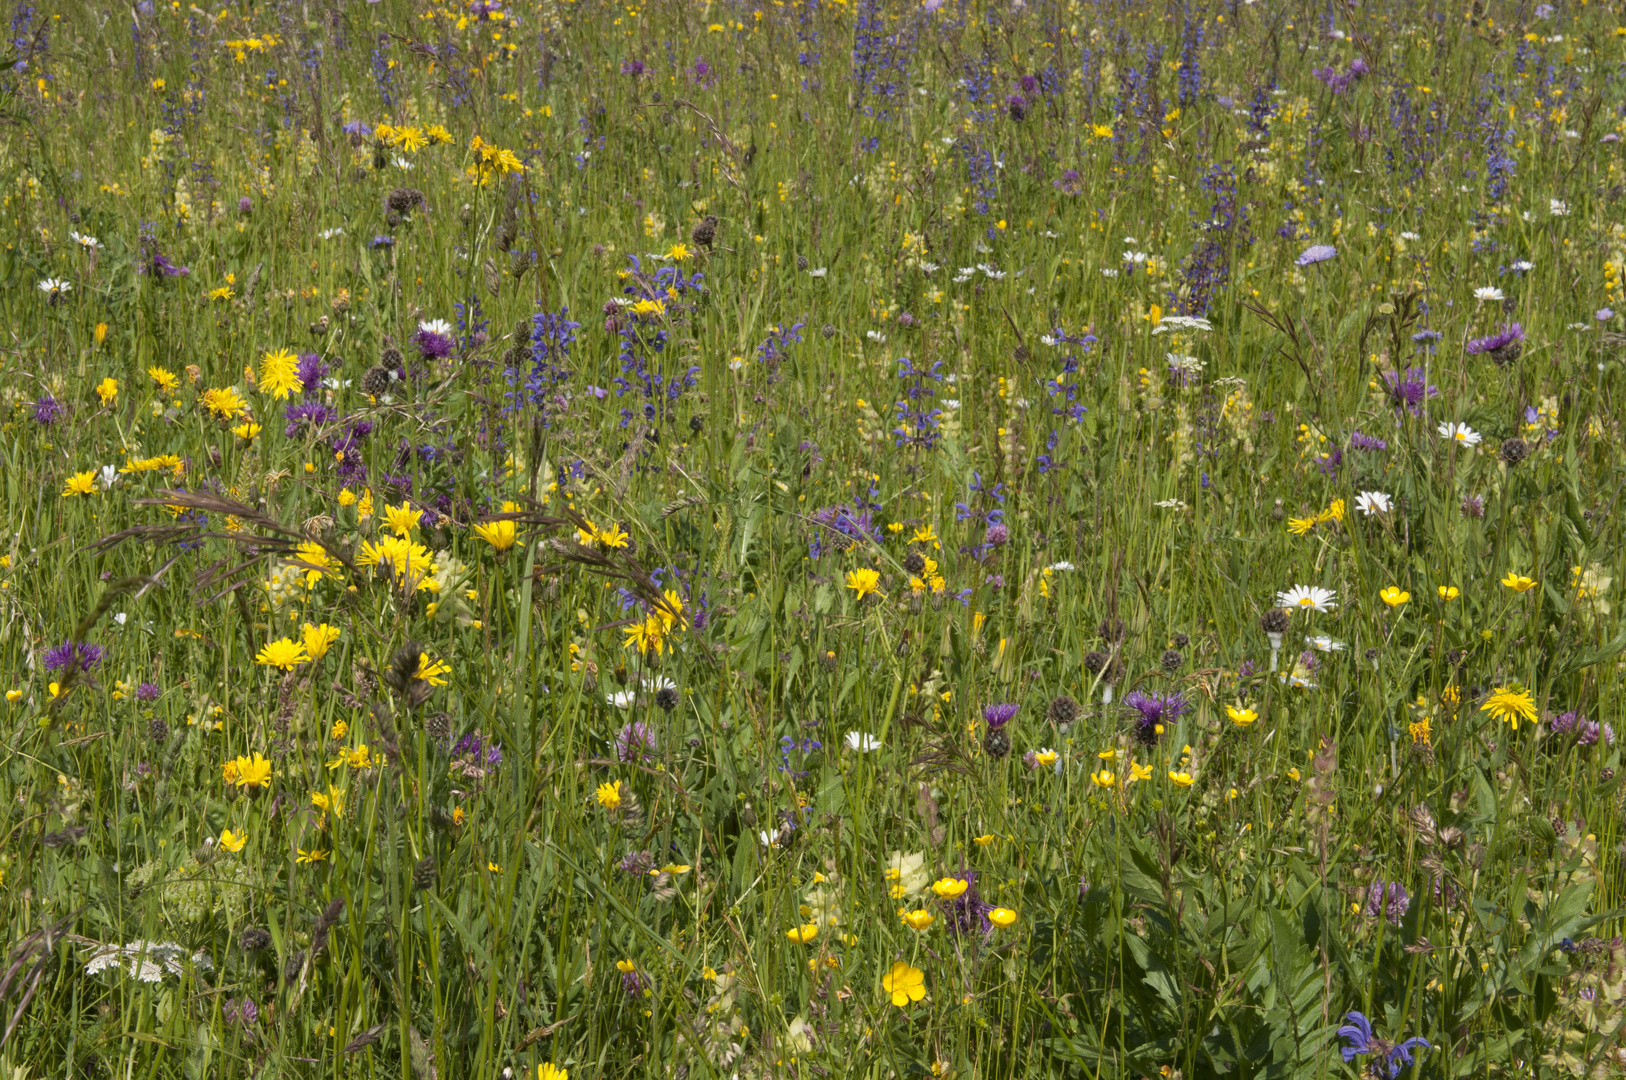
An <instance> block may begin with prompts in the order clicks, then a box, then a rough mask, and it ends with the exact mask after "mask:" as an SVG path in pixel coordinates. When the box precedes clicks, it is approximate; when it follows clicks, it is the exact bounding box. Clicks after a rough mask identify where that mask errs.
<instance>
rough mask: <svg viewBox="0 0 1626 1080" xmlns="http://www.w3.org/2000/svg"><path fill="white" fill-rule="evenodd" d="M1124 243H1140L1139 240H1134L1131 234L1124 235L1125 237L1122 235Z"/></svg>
mask: <svg viewBox="0 0 1626 1080" xmlns="http://www.w3.org/2000/svg"><path fill="white" fill-rule="evenodd" d="M1124 243H1126V244H1138V243H1140V241H1139V240H1136V239H1135V238H1134V237H1133V236H1126V237H1124Z"/></svg>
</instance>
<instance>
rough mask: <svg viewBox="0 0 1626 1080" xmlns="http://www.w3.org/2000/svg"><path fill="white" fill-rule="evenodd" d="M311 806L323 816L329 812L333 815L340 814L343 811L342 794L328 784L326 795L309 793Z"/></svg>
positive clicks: (315, 792) (317, 792)
mask: <svg viewBox="0 0 1626 1080" xmlns="http://www.w3.org/2000/svg"><path fill="white" fill-rule="evenodd" d="M311 805H312V806H314V807H316V809H318V810H320V811H322V813H324V814H325V813H327V812H328V811H329V810H331V811H333V812H334V813H335V814H337V813H341V812H342V811H343V810H344V792H342V791H340V790H339V789H338V788H336V787H334V786H333V785H332V784H329V785H328V786H327V791H326V793H323V792H320V791H313V792H311Z"/></svg>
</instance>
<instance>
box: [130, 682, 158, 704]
mask: <svg viewBox="0 0 1626 1080" xmlns="http://www.w3.org/2000/svg"><path fill="white" fill-rule="evenodd" d="M158 694H159V690H158V684H157V683H150V682H144V683H142V684H141V685H139V686H137V687H136V692H135V698H136V700H137V701H157V700H158Z"/></svg>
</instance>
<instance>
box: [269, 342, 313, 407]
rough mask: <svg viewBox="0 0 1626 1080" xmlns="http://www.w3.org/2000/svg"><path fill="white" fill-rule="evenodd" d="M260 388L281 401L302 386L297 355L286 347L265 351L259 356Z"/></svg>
mask: <svg viewBox="0 0 1626 1080" xmlns="http://www.w3.org/2000/svg"><path fill="white" fill-rule="evenodd" d="M259 383H260V390H261V392H263V393H267V394H270V395H271V396H272V397H274V398H276V399H277V400H278V401H281V400H282V399H283V398H285V397H287V396H288V395H289V394H291V393H293V392H294V391H295V390H299V389H302V388H303V385H304V384H303V383H301V382H300V381H299V357H297V356H295V355H294V354H293V353H291V352H289V351H288V350H287V349H278V350H276V351H275V352H267V353H265V354H264V355H262V356H261V357H260V375H259Z"/></svg>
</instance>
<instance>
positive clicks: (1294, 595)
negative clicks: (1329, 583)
mask: <svg viewBox="0 0 1626 1080" xmlns="http://www.w3.org/2000/svg"><path fill="white" fill-rule="evenodd" d="M1337 597H1338V594H1337V593H1335V592H1333V591H1332V590H1331V589H1323V588H1321V587H1320V586H1317V585H1295V586H1293V587H1292V588H1291V589H1288V590H1287V591H1286V592H1279V593H1277V594H1276V605H1277V606H1278V607H1284V608H1298V609H1300V610H1305V611H1322V612H1325V611H1331V610H1332V609H1333V608H1335V607H1337V606H1338V604H1337V602H1336V601H1337Z"/></svg>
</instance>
